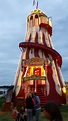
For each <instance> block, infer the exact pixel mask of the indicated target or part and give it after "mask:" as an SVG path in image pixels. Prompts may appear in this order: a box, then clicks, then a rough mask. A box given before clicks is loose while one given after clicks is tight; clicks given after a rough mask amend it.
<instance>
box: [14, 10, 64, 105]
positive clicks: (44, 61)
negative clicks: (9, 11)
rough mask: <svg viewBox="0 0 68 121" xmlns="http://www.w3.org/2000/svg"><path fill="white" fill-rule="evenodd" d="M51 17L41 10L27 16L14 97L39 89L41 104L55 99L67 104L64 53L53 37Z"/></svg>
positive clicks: (20, 45) (24, 96) (23, 95)
mask: <svg viewBox="0 0 68 121" xmlns="http://www.w3.org/2000/svg"><path fill="white" fill-rule="evenodd" d="M51 36H52V21H51V19H50V18H49V17H47V16H46V15H45V13H44V12H43V11H42V10H39V9H36V10H33V11H32V12H31V13H30V15H29V16H28V17H27V32H26V37H25V42H21V43H19V47H20V49H21V57H20V62H19V65H18V69H17V73H16V77H15V84H14V90H15V98H16V99H17V98H18V97H23V98H26V94H27V93H28V92H34V91H36V92H37V94H38V95H39V97H40V100H41V105H42V104H44V103H45V102H47V101H50V100H53V101H55V102H57V103H59V104H65V103H66V101H65V82H64V79H63V77H62V73H61V70H60V68H61V65H62V57H61V55H60V54H59V53H58V52H57V51H56V50H55V49H54V46H53V44H52V40H51Z"/></svg>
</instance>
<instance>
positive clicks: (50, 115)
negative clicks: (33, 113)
mask: <svg viewBox="0 0 68 121" xmlns="http://www.w3.org/2000/svg"><path fill="white" fill-rule="evenodd" d="M44 116H45V118H47V119H49V120H50V121H63V118H62V115H61V112H60V109H59V106H58V104H57V103H55V102H53V101H49V102H47V103H45V105H44Z"/></svg>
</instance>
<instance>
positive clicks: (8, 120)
mask: <svg viewBox="0 0 68 121" xmlns="http://www.w3.org/2000/svg"><path fill="white" fill-rule="evenodd" d="M4 100H5V99H4V98H0V110H1V107H2V104H3V102H4ZM60 111H61V114H62V117H63V121H68V106H60ZM0 121H15V120H14V119H13V117H12V114H11V113H8V114H1V115H0ZM34 121H35V119H34ZM40 121H48V120H47V119H45V117H44V114H43V112H41V119H40Z"/></svg>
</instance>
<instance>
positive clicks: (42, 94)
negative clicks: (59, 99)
mask: <svg viewBox="0 0 68 121" xmlns="http://www.w3.org/2000/svg"><path fill="white" fill-rule="evenodd" d="M37 95H38V96H39V98H40V102H41V107H43V106H44V104H45V103H46V102H47V96H46V91H45V87H44V86H38V87H37Z"/></svg>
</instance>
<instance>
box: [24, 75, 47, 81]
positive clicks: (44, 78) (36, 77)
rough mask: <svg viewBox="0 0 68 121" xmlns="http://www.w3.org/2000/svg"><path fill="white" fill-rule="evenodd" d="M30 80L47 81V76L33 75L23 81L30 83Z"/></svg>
mask: <svg viewBox="0 0 68 121" xmlns="http://www.w3.org/2000/svg"><path fill="white" fill-rule="evenodd" d="M28 80H46V76H37V75H32V76H29V77H23V81H28Z"/></svg>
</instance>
